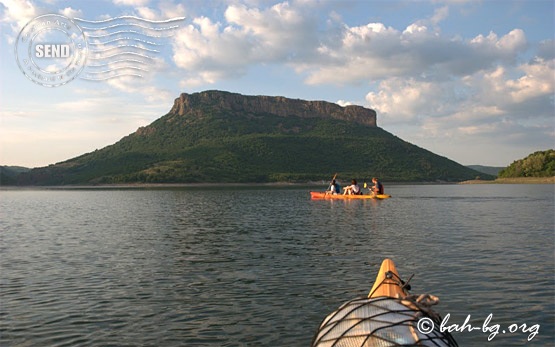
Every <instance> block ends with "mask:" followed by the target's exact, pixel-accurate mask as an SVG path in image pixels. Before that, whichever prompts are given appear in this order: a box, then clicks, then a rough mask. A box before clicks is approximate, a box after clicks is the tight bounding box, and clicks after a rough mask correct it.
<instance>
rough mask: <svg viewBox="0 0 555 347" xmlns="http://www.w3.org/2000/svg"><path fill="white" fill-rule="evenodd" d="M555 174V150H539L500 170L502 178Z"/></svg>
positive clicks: (549, 175)
mask: <svg viewBox="0 0 555 347" xmlns="http://www.w3.org/2000/svg"><path fill="white" fill-rule="evenodd" d="M553 176H555V150H553V149H548V150H546V151H537V152H534V153H532V154H530V155H528V156H527V157H526V158H524V159H520V160H516V161H514V162H513V163H512V164H511V165H509V166H508V167H506V168H505V169H503V170H501V172H499V177H500V178H511V177H553Z"/></svg>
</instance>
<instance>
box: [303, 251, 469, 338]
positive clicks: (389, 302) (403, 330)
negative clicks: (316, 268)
mask: <svg viewBox="0 0 555 347" xmlns="http://www.w3.org/2000/svg"><path fill="white" fill-rule="evenodd" d="M410 278H412V276H411V277H410ZM410 278H409V280H408V281H406V282H405V281H403V280H402V279H401V277H400V276H399V275H398V273H397V270H396V269H395V265H394V264H393V262H392V261H391V260H389V259H385V260H384V261H383V263H382V266H381V268H380V272H379V273H378V276H377V278H376V282H375V283H374V286H373V287H372V290H370V293H369V294H368V296H367V297H362V298H355V299H353V300H350V301H348V302H346V303H344V304H343V305H341V306H340V307H339V308H338V309H337V310H335V311H334V312H332V313H331V314H329V315H328V316H327V317H326V318H325V319H324V320H323V321H322V323H321V324H320V327H319V329H318V331H317V332H316V334H315V335H314V338H313V339H312V344H311V346H312V347H389V346H445V347H454V346H458V344H457V342H456V341H455V339H454V338H453V336H452V335H451V334H450V333H449V332H448V331H442V329H441V328H440V326H441V321H442V319H441V316H440V315H439V314H438V313H436V312H435V311H433V310H432V309H431V306H433V305H436V304H437V303H438V302H439V299H438V298H437V297H436V296H433V295H429V294H422V295H411V294H409V293H408V290H409V289H410V285H409V284H408V282H409V281H410ZM421 322H430V324H428V325H425V326H422V325H420V324H421Z"/></svg>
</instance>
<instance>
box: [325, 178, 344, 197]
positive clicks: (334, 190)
mask: <svg viewBox="0 0 555 347" xmlns="http://www.w3.org/2000/svg"><path fill="white" fill-rule="evenodd" d="M340 192H341V185H340V184H339V183H337V181H336V180H335V179H333V180H332V181H331V183H330V189H329V190H328V191H327V192H326V194H333V195H335V194H339V193H340Z"/></svg>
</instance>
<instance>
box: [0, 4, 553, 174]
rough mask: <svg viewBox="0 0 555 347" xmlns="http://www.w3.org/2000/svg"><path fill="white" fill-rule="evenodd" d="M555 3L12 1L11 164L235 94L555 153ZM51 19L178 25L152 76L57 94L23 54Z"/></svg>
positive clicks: (479, 145)
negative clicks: (341, 109) (210, 95)
mask: <svg viewBox="0 0 555 347" xmlns="http://www.w3.org/2000/svg"><path fill="white" fill-rule="evenodd" d="M554 3H555V2H554V1H552V0H549V1H542V0H531V1H524V0H521V1H501V0H500V1H464V0H448V1H447V0H446V1H441V0H436V1H385V0H384V1H307V0H302V1H257V0H244V1H233V0H229V1H224V0H221V1H201V0H192V1H176V0H161V1H154V0H111V1H108V0H99V1H61V0H44V1H38V0H0V68H1V75H2V78H1V82H0V83H1V84H0V164H2V165H20V166H27V167H38V166H46V165H49V164H53V163H56V162H60V161H63V160H66V159H69V158H72V157H75V156H78V155H80V154H83V153H86V152H90V151H94V150H95V149H99V148H102V147H105V146H107V145H110V144H113V143H115V142H116V141H118V140H119V139H120V138H122V137H124V136H126V135H128V134H130V133H132V132H134V131H135V130H136V129H137V128H138V127H140V126H145V125H147V124H149V123H151V122H152V121H154V120H155V119H157V118H159V117H161V116H163V115H164V114H165V113H166V112H168V111H169V110H170V108H171V106H172V104H173V100H174V99H175V98H177V97H178V96H179V94H180V93H182V92H187V93H192V92H199V91H203V90H209V89H219V90H226V91H231V92H237V93H242V94H249V95H281V96H286V97H291V98H299V99H308V100H326V101H330V102H336V103H339V104H341V105H346V104H358V105H362V106H365V107H369V108H372V109H375V110H376V111H377V113H378V126H380V127H382V128H384V129H385V130H387V131H389V132H391V133H393V134H395V135H397V136H398V137H400V138H402V139H404V140H406V141H408V142H411V143H413V144H416V145H418V146H420V147H423V148H425V149H428V150H430V151H432V152H434V153H436V154H439V155H442V156H445V157H448V158H450V159H453V160H455V161H457V162H459V163H461V164H464V165H469V164H481V165H491V166H506V165H509V164H510V163H511V162H513V161H514V160H517V159H520V158H523V157H525V156H526V155H528V154H530V153H532V152H534V151H537V150H545V149H548V148H553V147H554V144H555V107H554V91H555V43H554V32H555V25H554V13H555V6H554ZM44 14H60V15H64V16H66V17H68V18H71V19H74V20H75V22H76V23H77V24H78V25H80V26H82V27H85V26H86V25H89V26H94V25H95V24H90V23H89V24H86V23H85V22H83V20H85V21H99V20H107V19H109V18H117V17H120V16H135V17H138V18H142V19H144V20H148V21H150V22H151V23H154V22H160V21H167V20H170V19H176V22H174V23H175V24H176V26H178V27H177V28H174V29H172V30H171V31H170V32H169V33H170V34H171V35H168V37H164V38H160V39H158V41H157V43H158V45H157V46H156V47H157V51H158V52H157V53H155V57H154V59H152V60H150V61H149V66H147V67H146V69H145V70H148V71H143V72H142V73H141V77H137V76H121V77H114V78H108V79H104V80H102V81H90V80H84V79H82V78H76V79H75V80H74V81H72V82H70V83H68V84H66V85H62V86H59V87H54V88H47V87H44V86H40V85H38V84H35V83H33V82H31V81H30V80H29V79H27V78H26V77H25V76H24V75H23V73H22V71H21V70H20V69H19V67H18V65H17V62H16V59H15V56H14V48H15V45H16V38H17V35H18V33H19V32H20V31H21V30H22V28H23V27H24V26H25V24H27V23H29V22H30V21H32V20H33V19H34V18H36V17H37V16H40V15H44ZM183 17H184V19H181V20H177V19H178V18H183ZM84 31H87V30H85V29H84ZM89 40H90V42H92V41H93V39H91V38H89ZM91 61H92V60H91V59H89V60H88V61H87V64H89V63H90V62H91ZM87 69H90V67H88V66H87V67H86V68H85V70H84V71H85V72H86V71H90V70H87ZM80 76H81V77H84V76H83V74H82V75H80ZM353 156H354V157H356V154H353Z"/></svg>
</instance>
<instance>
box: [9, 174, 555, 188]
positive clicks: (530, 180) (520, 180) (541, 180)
mask: <svg viewBox="0 0 555 347" xmlns="http://www.w3.org/2000/svg"><path fill="white" fill-rule="evenodd" d="M327 183H329V182H326V181H320V182H315V181H311V182H266V183H121V184H97V185H93V184H91V185H87V184H76V185H54V186H0V191H1V190H36V189H38V190H49V189H52V190H63V189H171V188H193V189H195V188H208V189H216V188H219V189H226V188H241V187H243V188H288V187H290V188H294V187H321V186H323V185H326V184H327ZM385 183H386V184H388V185H445V184H447V185H449V184H555V176H553V177H515V178H497V179H495V180H468V181H462V182H420V181H417V182H385Z"/></svg>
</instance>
